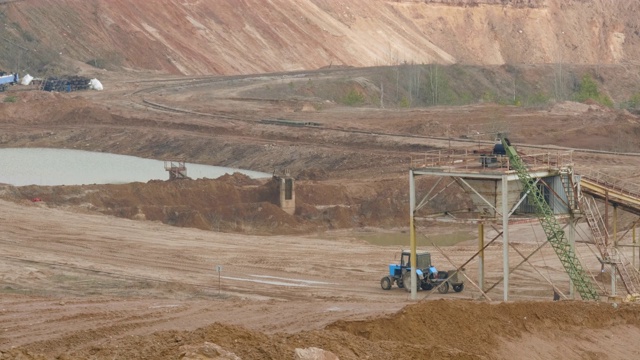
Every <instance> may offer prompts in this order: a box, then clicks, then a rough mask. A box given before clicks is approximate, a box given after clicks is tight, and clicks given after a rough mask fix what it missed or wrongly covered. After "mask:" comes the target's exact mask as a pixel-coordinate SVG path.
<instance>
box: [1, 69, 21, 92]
mask: <svg viewBox="0 0 640 360" xmlns="http://www.w3.org/2000/svg"><path fill="white" fill-rule="evenodd" d="M18 81H20V76H18V74H7V73H5V72H4V71H0V92H3V91H5V90H6V89H7V86H9V85H15V84H17V83H18Z"/></svg>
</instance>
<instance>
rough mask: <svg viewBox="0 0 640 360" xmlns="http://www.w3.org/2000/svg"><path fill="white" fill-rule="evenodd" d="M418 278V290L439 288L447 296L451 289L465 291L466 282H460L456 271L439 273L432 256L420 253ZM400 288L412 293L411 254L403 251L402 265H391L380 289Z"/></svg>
mask: <svg viewBox="0 0 640 360" xmlns="http://www.w3.org/2000/svg"><path fill="white" fill-rule="evenodd" d="M416 276H417V278H418V285H419V286H418V290H420V289H422V290H431V289H433V288H434V287H437V289H438V292H439V293H441V294H446V293H448V292H449V288H452V289H453V291H455V292H461V291H462V290H463V289H464V282H463V281H462V280H459V278H458V273H457V271H456V270H449V271H438V270H437V269H436V268H435V266H433V265H432V264H431V254H430V253H428V252H420V253H417V254H416ZM394 283H395V284H396V286H398V287H399V288H404V289H405V290H407V291H411V286H410V284H411V252H410V251H409V250H403V251H402V252H401V254H400V264H389V275H387V276H384V277H383V278H382V279H380V287H382V289H383V290H390V289H391V288H392V287H393V284H394Z"/></svg>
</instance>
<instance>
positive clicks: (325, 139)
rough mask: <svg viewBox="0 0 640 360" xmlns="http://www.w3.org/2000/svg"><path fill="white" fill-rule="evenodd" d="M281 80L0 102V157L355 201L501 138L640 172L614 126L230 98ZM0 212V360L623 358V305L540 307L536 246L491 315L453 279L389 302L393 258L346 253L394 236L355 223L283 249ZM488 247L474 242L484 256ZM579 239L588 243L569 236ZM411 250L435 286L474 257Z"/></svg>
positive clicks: (222, 235) (124, 85) (289, 241)
mask: <svg viewBox="0 0 640 360" xmlns="http://www.w3.org/2000/svg"><path fill="white" fill-rule="evenodd" d="M286 76H287V75H277V76H276V75H274V76H262V77H260V78H255V79H250V80H249V79H247V78H242V79H240V78H233V79H222V80H220V79H213V80H215V81H213V80H212V79H195V80H194V79H179V78H163V79H152V80H148V79H146V80H139V81H133V80H131V81H129V82H126V81H122V79H118V78H116V77H114V78H106V79H104V81H103V82H104V83H105V85H106V87H107V89H108V90H107V91H105V92H102V93H78V94H49V93H41V92H38V91H28V92H26V91H25V92H16V93H14V95H16V96H17V97H18V99H19V100H18V101H17V102H16V103H6V104H3V105H2V108H0V109H1V112H2V119H3V120H2V121H1V123H0V127H1V128H2V135H1V138H0V140H1V141H2V146H3V147H27V146H31V147H36V146H39V147H66V148H76V149H84V150H94V151H107V152H113V153H122V154H130V155H137V156H143V157H150V158H164V157H168V156H171V155H183V156H188V157H189V158H190V159H193V160H192V161H194V162H201V163H209V164H217V165H226V166H235V167H242V168H250V169H253V170H260V171H266V172H270V171H272V170H273V168H274V167H279V168H281V167H288V168H290V169H293V170H294V171H295V172H299V173H303V170H305V169H306V170H309V169H313V172H307V173H306V179H307V181H308V182H307V183H306V185H305V186H311V185H313V184H316V185H317V186H318V188H319V189H325V190H326V189H327V188H323V186H329V185H331V186H335V184H336V183H352V184H356V185H357V186H356V185H353V187H357V188H358V189H350V191H351V192H350V194H352V195H353V194H358V196H359V197H364V196H365V195H367V194H368V190H369V189H371V188H375V187H376V186H377V185H376V184H380V183H382V182H389V181H391V182H397V183H398V184H399V185H397V188H398V189H401V188H406V187H407V186H408V181H407V172H408V171H407V170H408V166H409V162H410V159H411V157H412V156H418V155H419V154H420V153H421V152H422V151H423V150H433V149H436V150H437V149H448V148H449V147H456V148H460V149H465V148H474V147H483V146H484V147H486V146H487V143H485V142H477V143H474V142H473V141H471V142H470V141H469V137H468V134H472V133H478V134H481V133H486V134H488V133H490V132H491V131H492V130H495V129H496V128H500V127H508V130H509V132H510V133H511V138H512V141H513V142H516V143H517V142H520V143H522V144H525V143H526V144H529V145H537V146H542V147H548V148H550V147H553V146H569V147H575V148H591V149H593V150H602V151H603V152H601V153H594V152H588V151H576V152H575V153H574V159H575V161H576V168H577V169H580V168H594V167H595V168H597V169H599V170H602V171H607V172H610V173H615V174H616V175H619V176H622V177H626V178H628V179H632V178H633V177H635V176H637V175H638V173H639V170H638V169H639V167H638V162H639V160H640V158H638V157H636V156H629V155H620V154H613V153H610V152H606V151H615V147H616V146H620V144H624V146H625V148H627V149H628V148H630V149H631V150H636V152H637V150H638V149H634V146H636V145H634V144H635V143H634V135H633V134H634V131H637V129H638V119H637V118H636V117H634V116H633V115H631V114H628V113H622V112H616V111H613V110H607V109H602V108H600V107H597V106H592V105H581V104H573V103H564V104H558V105H556V106H555V107H553V108H548V109H521V108H516V107H502V106H496V105H482V106H472V107H460V108H430V109H418V110H415V109H410V110H389V109H357V108H344V107H340V106H337V105H335V104H330V103H325V105H324V106H317V105H318V104H315V103H313V102H310V101H308V100H301V101H299V100H296V99H293V100H287V101H281V100H277V101H276V100H275V99H266V100H265V99H257V98H255V96H254V97H249V96H246V94H247V93H250V92H251V91H252V89H253V90H255V88H256V87H260V86H262V87H263V88H264V87H265V86H266V85H265V84H272V86H274V85H273V84H276V83H278V82H279V83H283V84H285V86H288V85H286V84H288V82H289V81H290V80H289V79H288V78H284V80H283V77H286ZM296 76H297V77H299V76H300V75H299V74H298V75H296ZM315 76H320V75H315ZM323 76H324V75H323ZM327 76H332V75H327ZM333 76H335V75H333ZM337 76H344V74H343V73H341V74H339V75H337ZM314 79H315V78H314ZM259 81H262V83H260V84H261V85H260V86H258V85H256V84H257V83H258V82H259ZM176 89H181V90H180V91H177V90H176ZM3 96H6V95H3ZM314 104H315V106H314ZM265 118H284V119H290V120H299V119H304V120H307V121H312V122H315V123H318V124H322V127H320V128H313V129H307V128H298V127H285V126H278V125H272V124H265V123H263V122H260V120H262V119H265ZM607 129H617V130H615V131H613V130H611V131H607ZM620 129H621V130H620ZM452 134H455V135H452ZM611 134H613V135H611ZM462 135H464V136H462ZM608 135H610V136H608ZM487 136H488V135H487ZM487 141H489V139H487ZM594 144H595V145H594ZM140 186H143V185H140ZM87 189H89V188H88V187H87ZM108 189H109V188H108V186H105V187H104V191H105V192H107V193H108V191H109V190H108ZM29 191H36V190H33V189H32V190H29ZM55 191H56V190H55V189H48V190H47V193H55ZM91 191H97V192H100V191H101V190H100V187H98V188H95V187H93V188H91ZM61 192H62V190H61ZM16 194H22V195H20V196H23V197H22V198H20V196H18V195H16ZM65 194H67V193H65ZM136 194H138V195H136ZM140 194H141V192H135V191H132V192H131V195H130V196H131V198H130V199H129V200H128V201H129V202H133V203H136V202H140V203H143V202H144V201H150V200H148V199H142V195H140ZM394 194H395V195H394ZM136 196H140V198H136ZM327 196H328V195H327ZM354 196H355V195H354ZM358 196H356V198H358ZM386 196H388V197H389V199H390V200H389V203H393V202H394V201H393V200H394V196H398V197H399V199H398V200H397V201H404V202H405V203H406V201H407V199H406V198H405V197H406V189H405V192H401V191H400V190H399V191H398V192H397V193H395V192H390V193H388V194H386ZM2 197H3V198H4V199H5V200H0V257H1V258H2V261H1V262H0V294H1V295H0V354H1V355H0V358H4V359H41V358H44V359H54V358H57V359H76V358H80V359H114V358H115V359H134V358H135V359H179V358H184V359H209V358H213V359H236V358H240V359H294V358H299V359H303V358H306V359H309V358H317V359H333V358H335V357H337V358H340V359H396V358H400V357H402V358H415V359H476V358H477V359H515V358H522V359H525V358H526V359H548V358H559V357H562V358H566V359H585V358H586V359H632V358H637V357H638V356H639V355H640V350H638V347H637V346H636V345H635V344H636V342H637V340H638V339H640V328H639V325H640V311H639V310H640V309H639V308H638V306H637V305H636V304H631V303H620V304H617V303H615V304H614V303H612V302H608V301H601V302H591V303H587V302H582V301H572V300H563V301H558V302H553V301H551V299H552V295H553V290H552V287H551V285H550V284H549V282H547V280H546V279H548V280H550V281H551V282H553V283H554V284H556V286H558V288H559V289H560V290H562V291H563V293H566V294H567V295H568V280H567V277H566V275H565V274H564V271H563V270H562V266H561V265H560V263H559V261H558V260H557V257H556V256H555V254H554V253H553V250H552V249H551V248H550V247H549V246H548V245H547V246H545V247H543V249H542V250H541V251H540V252H539V253H538V254H536V256H534V257H532V258H531V259H530V262H531V263H532V264H533V265H534V266H531V265H530V264H523V265H522V266H520V267H519V268H518V269H517V270H515V271H514V272H513V274H512V276H511V278H510V292H509V297H510V301H509V302H506V303H505V302H502V298H503V285H502V284H501V283H499V284H498V285H497V286H495V287H494V288H493V290H491V291H489V292H488V293H487V297H488V298H489V299H487V298H486V297H484V296H483V295H482V294H481V293H480V291H478V290H477V289H476V288H475V287H474V286H473V285H472V284H471V282H470V281H467V283H466V284H465V285H466V286H465V289H464V291H462V292H460V293H448V294H439V293H437V292H430V291H420V292H418V299H417V300H412V299H410V296H409V294H408V293H407V292H406V291H405V290H403V289H398V288H395V287H394V288H393V289H392V290H390V291H384V290H382V289H381V288H380V278H381V277H382V276H383V275H385V273H386V272H387V271H388V270H387V265H388V264H389V263H393V262H395V261H397V260H398V254H399V251H400V250H401V249H402V248H403V247H405V248H406V246H403V245H387V246H381V245H373V244H371V243H369V242H367V241H364V240H363V239H362V236H361V235H362V234H363V233H365V234H372V233H373V234H377V233H380V234H384V233H389V232H392V233H400V234H403V233H404V234H406V230H407V224H406V221H404V220H397V221H396V223H391V224H388V223H385V224H384V226H381V225H382V223H381V221H380V220H376V221H378V222H376V221H373V220H369V222H368V223H367V226H366V227H352V226H347V225H343V226H334V227H333V228H331V227H326V226H324V227H320V226H318V227H316V228H317V230H314V231H309V230H308V229H311V228H314V227H313V226H315V225H317V224H316V223H313V221H312V220H305V221H308V222H305V223H304V225H305V226H307V227H305V229H307V231H305V232H304V233H295V234H291V233H292V232H291V231H289V230H287V231H286V232H284V231H283V232H280V231H279V230H278V226H275V227H273V226H272V227H268V228H267V227H265V228H261V229H258V230H260V231H247V230H246V228H244V229H240V230H238V231H226V232H218V231H212V230H202V229H194V228H190V227H177V226H170V225H168V224H165V223H164V222H165V221H164V219H158V220H150V219H147V220H143V219H140V218H136V217H135V216H133V215H135V214H133V215H131V216H129V215H127V214H124V213H118V212H110V213H109V212H107V211H106V210H105V209H106V208H107V207H109V206H110V207H112V208H117V207H118V206H123V207H124V206H125V205H123V204H120V205H118V204H117V203H112V204H106V203H104V202H103V203H101V204H102V205H100V207H97V205H94V206H87V204H86V203H84V200H83V201H77V202H73V201H71V200H69V197H70V196H69V195H68V194H67V195H66V197H67V198H66V199H65V200H64V201H62V200H60V199H59V198H56V199H58V201H59V202H51V203H49V202H47V201H44V202H32V201H30V198H29V197H28V193H26V192H20V191H17V190H16V189H12V188H11V187H10V186H5V187H3V190H2ZM400 198H401V199H400ZM313 199H314V197H312V196H310V195H307V196H306V197H304V200H305V206H311V207H317V208H322V207H326V206H328V204H326V203H323V202H322V200H319V199H316V200H313ZM119 201H124V200H119ZM314 201H315V202H314ZM332 201H333V202H335V201H336V200H332ZM330 205H333V207H336V206H337V205H340V204H335V203H334V204H330ZM345 208H346V207H345ZM398 211H407V209H406V208H405V209H403V210H398ZM105 213H108V214H109V215H105ZM329 214H332V213H329ZM333 214H335V213H333ZM356 215H358V216H363V215H362V214H356ZM397 218H398V219H402V218H403V216H402V214H400V215H398V216H397ZM296 221H303V220H300V219H298V220H296ZM623 221H624V224H621V225H620V227H621V228H623V227H625V226H627V225H628V224H629V223H631V222H633V221H635V218H634V217H633V216H631V215H628V214H627V215H626V217H625V218H623ZM294 224H295V222H294ZM309 224H311V225H313V226H310V225H309ZM376 225H377V226H376ZM627 227H628V226H627ZM464 229H465V231H468V232H470V233H472V234H473V232H474V231H475V227H471V228H469V227H466V228H464ZM418 231H419V233H434V234H435V233H437V234H444V235H446V234H450V233H453V232H455V231H457V229H456V228H455V227H452V226H450V225H448V226H435V225H431V224H421V225H420V226H419V228H418ZM496 231H497V229H493V228H490V227H488V228H487V230H486V234H485V236H486V238H487V240H489V239H491V238H493V237H494V236H495V235H496V234H497V232H496ZM265 232H267V233H268V234H265ZM254 233H259V235H256V234H254ZM283 233H284V235H283ZM578 233H579V236H580V237H581V238H584V239H585V240H588V234H587V230H586V229H585V227H584V226H582V227H581V226H579V227H578ZM510 238H511V241H512V242H513V243H514V245H515V247H516V248H517V249H518V251H520V252H522V253H523V254H528V253H530V252H531V251H533V250H534V249H536V248H537V247H538V246H540V245H541V244H542V243H543V239H544V235H543V233H542V230H541V229H539V226H537V225H533V224H528V223H526V224H517V225H514V226H513V227H512V229H511V235H510ZM407 241H408V236H407ZM498 241H500V240H498ZM498 241H496V243H495V244H493V245H491V246H490V247H489V248H487V250H486V257H485V259H486V274H485V278H486V283H487V284H485V288H487V287H489V286H490V285H493V284H494V283H496V282H498V281H499V280H500V279H501V278H502V263H503V259H502V254H503V248H502V245H501V243H499V242H498ZM439 249H442V252H440V250H439ZM421 250H428V251H430V252H431V253H432V254H433V256H434V262H436V264H438V266H439V267H440V268H442V269H449V268H451V269H453V268H456V267H457V266H460V265H462V264H463V263H464V262H465V261H466V260H467V259H469V258H470V257H471V256H472V255H474V253H475V252H476V251H477V244H476V242H475V240H474V239H470V240H466V241H461V242H458V243H456V244H454V245H447V246H442V247H438V248H436V247H434V246H429V245H424V246H421ZM591 251H592V250H590V248H589V247H587V245H585V244H579V245H578V252H579V253H580V254H581V258H582V260H583V263H584V265H585V267H587V268H589V269H592V270H594V271H596V272H597V271H599V269H600V266H599V263H598V261H597V259H596V257H595V256H593V253H592V252H591ZM444 254H446V257H445V255H444ZM509 254H510V266H511V267H515V266H516V265H517V264H518V263H520V262H521V259H522V258H521V257H520V256H519V255H518V252H517V251H516V250H515V249H510V251H509ZM627 255H628V256H631V253H630V250H628V251H627ZM477 269H478V265H477V262H476V261H472V262H470V263H469V264H468V265H467V266H466V267H465V271H464V272H465V274H466V275H467V276H468V277H469V279H471V280H473V281H474V282H475V281H476V280H477V278H478V270H477ZM596 283H597V284H598V286H602V287H603V288H605V289H606V286H607V285H608V284H609V283H610V277H609V275H608V273H607V272H605V273H599V274H598V276H597V277H596ZM318 349H322V350H318ZM314 356H315V357H314Z"/></svg>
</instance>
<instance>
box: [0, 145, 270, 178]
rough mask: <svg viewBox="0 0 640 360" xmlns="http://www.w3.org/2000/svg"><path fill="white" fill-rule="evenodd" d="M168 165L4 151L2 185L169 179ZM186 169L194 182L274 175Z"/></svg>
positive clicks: (65, 152) (0, 154)
mask: <svg viewBox="0 0 640 360" xmlns="http://www.w3.org/2000/svg"><path fill="white" fill-rule="evenodd" d="M164 164H165V163H164V161H161V160H151V159H143V158H139V157H135V156H127V155H116V154H110V153H102V152H90V151H82V150H69V149H48V148H20V149H18V148H9V149H0V169H1V170H0V183H4V184H11V185H14V186H25V185H44V186H54V185H83V184H123V183H130V182H147V181H149V180H167V179H169V172H167V171H166V170H165V168H164ZM186 168H187V175H188V176H189V177H190V178H192V179H199V178H209V179H214V178H218V177H220V176H222V175H224V174H232V173H234V172H240V173H242V174H245V175H247V176H249V177H251V178H254V179H258V178H266V177H270V176H271V174H268V173H263V172H258V171H251V170H242V169H234V168H227V167H221V166H209V165H201V164H190V163H187V164H186Z"/></svg>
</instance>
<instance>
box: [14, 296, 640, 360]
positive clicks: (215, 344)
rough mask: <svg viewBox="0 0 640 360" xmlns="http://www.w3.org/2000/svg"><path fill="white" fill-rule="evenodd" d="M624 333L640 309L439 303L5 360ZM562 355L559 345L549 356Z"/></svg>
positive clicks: (400, 348)
mask: <svg viewBox="0 0 640 360" xmlns="http://www.w3.org/2000/svg"><path fill="white" fill-rule="evenodd" d="M616 305H617V304H616ZM625 326H629V327H632V328H633V327H635V328H636V332H637V327H638V326H640V312H638V307H637V306H634V305H629V304H623V305H619V306H615V307H614V306H612V304H607V303H584V302H570V301H568V302H521V303H500V304H487V303H474V302H469V301H450V300H438V301H427V302H421V303H418V304H415V305H410V306H407V307H405V308H404V309H402V310H401V311H400V312H398V313H396V314H393V315H391V316H387V317H383V318H377V319H369V320H361V321H338V322H336V323H333V324H331V325H329V326H327V327H326V328H324V329H322V330H315V331H308V332H300V333H295V334H273V335H267V334H265V333H261V332H259V331H252V330H248V329H245V328H242V327H238V326H230V325H223V324H212V325H210V326H207V327H204V328H201V329H198V330H195V331H162V332H156V333H154V334H151V335H146V336H145V335H141V336H129V337H126V338H124V339H109V338H106V337H105V336H104V335H105V334H98V333H91V332H87V333H86V334H85V336H83V337H70V338H66V339H62V341H63V343H62V344H59V343H56V342H50V343H49V342H46V343H37V344H32V345H30V346H28V347H25V348H21V349H14V350H11V351H9V352H7V353H5V354H4V355H5V358H6V356H22V358H25V359H35V358H38V356H39V354H49V355H53V354H56V353H59V352H60V355H61V356H62V357H63V358H67V357H71V358H78V357H79V358H86V357H92V358H98V359H106V358H113V357H120V358H130V359H132V358H136V359H143V358H144V359H176V358H179V357H180V356H184V355H186V354H187V353H188V352H189V353H191V354H193V353H198V352H200V353H201V354H202V353H203V352H205V353H206V352H207V351H208V352H209V353H211V352H215V353H218V354H226V355H225V356H228V357H224V358H233V355H235V356H238V357H239V358H241V359H292V358H293V356H294V353H295V351H296V349H301V348H309V347H315V348H320V349H323V350H325V351H328V352H330V353H332V354H335V355H337V356H338V357H339V358H340V359H363V358H370V359H374V358H375V359H399V358H415V359H417V358H420V359H493V358H499V356H498V354H499V350H500V348H501V347H502V344H503V343H504V342H513V341H519V340H518V339H523V338H524V337H529V338H535V337H544V338H553V337H554V336H562V337H563V338H565V339H570V340H571V341H572V342H573V341H575V340H576V339H577V340H580V339H584V337H585V336H586V335H585V334H587V333H588V331H590V330H592V331H596V332H598V331H600V332H601V331H605V330H608V329H613V328H615V327H620V328H624V327H625ZM560 334H563V335H560ZM98 338H101V339H103V341H100V343H99V344H94V345H92V346H90V348H87V347H84V348H85V349H84V350H78V351H73V350H71V351H69V350H64V348H67V349H68V348H72V349H73V348H78V347H82V345H83V344H85V343H88V342H91V341H92V340H96V339H98ZM105 338H106V339H105ZM609 339H610V337H609ZM605 340H606V339H605ZM587 341H588V340H587ZM62 345H64V347H63V346H62ZM565 350H566V349H563V348H562V346H560V347H559V348H558V349H556V350H555V352H552V354H555V355H558V354H562V353H564V351H565ZM544 351H546V350H542V349H541V350H540V352H536V351H535V350H534V351H533V352H532V353H529V356H530V357H531V358H533V357H535V356H536V355H537V356H540V355H541V354H545V352H544ZM512 355H513V354H512ZM590 355H591V352H590V351H589V350H588V349H584V350H580V349H577V352H576V356H577V357H582V358H585V357H586V358H588V357H589V356H590ZM204 358H206V357H204ZM605 358H606V356H605Z"/></svg>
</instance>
